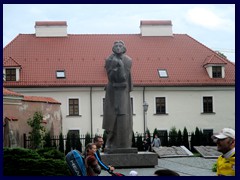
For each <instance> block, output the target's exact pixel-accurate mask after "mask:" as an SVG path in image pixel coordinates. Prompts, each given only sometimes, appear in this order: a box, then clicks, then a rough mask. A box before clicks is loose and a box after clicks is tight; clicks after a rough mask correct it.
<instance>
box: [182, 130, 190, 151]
mask: <svg viewBox="0 0 240 180" xmlns="http://www.w3.org/2000/svg"><path fill="white" fill-rule="evenodd" d="M183 146H185V147H186V148H187V149H189V141H188V131H187V128H186V127H184V129H183Z"/></svg>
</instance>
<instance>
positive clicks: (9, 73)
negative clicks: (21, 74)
mask: <svg viewBox="0 0 240 180" xmlns="http://www.w3.org/2000/svg"><path fill="white" fill-rule="evenodd" d="M6 81H16V69H6Z"/></svg>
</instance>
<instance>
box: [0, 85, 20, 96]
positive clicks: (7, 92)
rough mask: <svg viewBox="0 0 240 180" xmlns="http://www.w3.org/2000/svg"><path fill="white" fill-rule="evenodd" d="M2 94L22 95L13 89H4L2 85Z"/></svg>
mask: <svg viewBox="0 0 240 180" xmlns="http://www.w3.org/2000/svg"><path fill="white" fill-rule="evenodd" d="M3 96H19V97H23V95H22V94H19V93H16V92H14V91H10V90H9V89H6V88H4V87H3Z"/></svg>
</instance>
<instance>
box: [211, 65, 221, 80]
mask: <svg viewBox="0 0 240 180" xmlns="http://www.w3.org/2000/svg"><path fill="white" fill-rule="evenodd" d="M212 73H213V74H212V77H213V78H222V67H221V66H213V67H212Z"/></svg>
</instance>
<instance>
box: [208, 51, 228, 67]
mask: <svg viewBox="0 0 240 180" xmlns="http://www.w3.org/2000/svg"><path fill="white" fill-rule="evenodd" d="M207 64H227V61H226V59H224V58H222V57H219V56H217V55H216V54H213V55H211V56H208V57H207V58H206V60H205V62H204V63H203V65H204V66H205V65H207Z"/></svg>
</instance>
